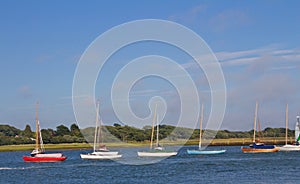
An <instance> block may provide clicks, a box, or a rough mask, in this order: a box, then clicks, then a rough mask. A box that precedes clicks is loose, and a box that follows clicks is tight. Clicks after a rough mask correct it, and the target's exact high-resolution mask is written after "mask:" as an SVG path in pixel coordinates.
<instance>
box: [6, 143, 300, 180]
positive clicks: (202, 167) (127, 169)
mask: <svg viewBox="0 0 300 184" xmlns="http://www.w3.org/2000/svg"><path fill="white" fill-rule="evenodd" d="M190 148H192V147H183V148H181V149H180V151H179V154H178V155H177V156H175V157H170V158H167V159H164V160H162V161H160V162H157V163H153V164H146V165H126V164H122V163H120V162H116V161H111V160H106V161H103V160H102V161H101V160H94V161H93V160H81V158H80V153H85V152H87V151H86V150H63V151H62V152H63V153H64V154H65V155H66V156H67V157H68V158H67V160H66V161H64V162H58V163H25V162H24V161H23V160H22V156H23V155H29V152H28V151H26V152H1V153H0V178H1V179H0V182H1V183H31V184H32V183H101V184H102V183H153V184H154V183H164V184H165V183H300V176H299V168H300V152H277V153H257V154H251V153H248V154H245V153H242V152H241V150H240V147H238V146H230V147H222V148H221V147H213V148H212V149H223V148H225V149H227V152H226V153H225V154H221V155H206V156H198V155H196V156H195V155H188V154H187V153H186V150H187V149H190ZM136 149H137V148H122V149H120V152H122V151H124V152H126V151H128V150H131V151H134V152H135V151H136ZM125 156H126V155H125ZM135 159H136V160H138V159H146V158H135Z"/></svg>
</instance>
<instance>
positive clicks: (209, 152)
mask: <svg viewBox="0 0 300 184" xmlns="http://www.w3.org/2000/svg"><path fill="white" fill-rule="evenodd" d="M203 111H204V110H203V104H202V106H201V117H200V128H199V131H200V133H199V149H197V150H189V149H188V150H187V153H188V154H190V155H215V154H220V153H225V152H226V150H204V149H202V123H203Z"/></svg>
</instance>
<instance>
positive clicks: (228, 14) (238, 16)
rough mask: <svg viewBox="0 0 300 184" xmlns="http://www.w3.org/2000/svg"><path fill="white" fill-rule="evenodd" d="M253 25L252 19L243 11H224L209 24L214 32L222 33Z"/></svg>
mask: <svg viewBox="0 0 300 184" xmlns="http://www.w3.org/2000/svg"><path fill="white" fill-rule="evenodd" d="M249 23H251V19H250V17H249V16H248V15H247V14H246V13H245V12H244V11H241V10H234V9H232V10H224V11H222V12H220V13H218V14H217V15H215V16H213V17H212V18H211V19H210V21H209V24H210V26H211V27H212V30H213V31H216V32H222V31H225V30H230V29H233V28H235V27H240V26H244V25H248V24H249Z"/></svg>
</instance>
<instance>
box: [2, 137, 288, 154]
mask: <svg viewBox="0 0 300 184" xmlns="http://www.w3.org/2000/svg"><path fill="white" fill-rule="evenodd" d="M261 142H264V143H265V144H272V145H284V144H285V138H284V137H276V138H274V137H267V138H264V139H262V140H261ZM292 142H293V139H289V140H288V144H292ZM160 143H161V144H162V145H164V146H176V145H183V144H184V145H185V146H195V145H198V139H193V140H188V141H187V142H185V141H183V140H177V141H166V140H162V141H160ZM251 143H252V139H251V138H230V139H213V140H212V141H211V142H210V143H209V140H205V139H204V140H202V144H203V145H209V146H247V145H249V144H251ZM106 145H107V146H108V147H111V148H117V147H119V148H124V147H147V146H149V141H145V142H128V143H124V142H118V143H106ZM34 146H35V145H34V144H21V145H3V146H0V152H11V151H30V150H32V149H33V148H34ZM44 146H45V149H46V150H48V151H51V150H84V149H92V145H91V144H89V143H63V144H45V145H44Z"/></svg>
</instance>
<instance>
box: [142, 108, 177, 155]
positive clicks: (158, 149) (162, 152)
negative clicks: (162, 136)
mask: <svg viewBox="0 0 300 184" xmlns="http://www.w3.org/2000/svg"><path fill="white" fill-rule="evenodd" d="M156 108H157V105H156V106H155V111H154V117H153V121H152V131H151V140H150V150H149V151H138V152H137V154H138V156H139V157H169V156H175V155H177V152H176V151H168V150H165V148H164V147H162V146H160V145H159V121H158V118H157V115H156ZM155 121H156V146H155V147H154V148H153V137H154V124H155Z"/></svg>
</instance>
